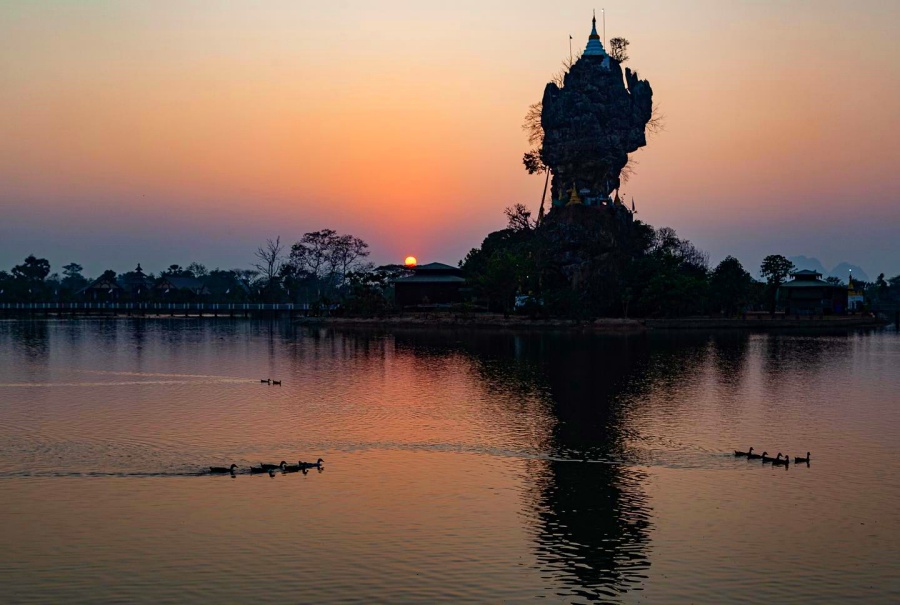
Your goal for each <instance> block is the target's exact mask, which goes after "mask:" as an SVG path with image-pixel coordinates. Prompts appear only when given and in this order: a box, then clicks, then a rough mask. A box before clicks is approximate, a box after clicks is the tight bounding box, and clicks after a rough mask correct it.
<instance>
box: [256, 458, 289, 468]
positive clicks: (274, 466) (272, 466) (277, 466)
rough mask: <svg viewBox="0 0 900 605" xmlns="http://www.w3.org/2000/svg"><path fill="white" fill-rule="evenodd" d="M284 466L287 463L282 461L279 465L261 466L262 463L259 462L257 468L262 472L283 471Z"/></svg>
mask: <svg viewBox="0 0 900 605" xmlns="http://www.w3.org/2000/svg"><path fill="white" fill-rule="evenodd" d="M286 464H287V462H285V461H284V460H282V461H281V464H263V463H262V462H260V463H259V467H260V468H261V469H262V470H264V471H274V470H277V469H284V467H285V465H286Z"/></svg>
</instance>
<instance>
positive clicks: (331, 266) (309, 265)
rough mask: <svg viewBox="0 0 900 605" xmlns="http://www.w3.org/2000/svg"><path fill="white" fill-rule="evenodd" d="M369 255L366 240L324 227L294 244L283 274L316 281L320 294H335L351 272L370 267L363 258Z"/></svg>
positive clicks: (302, 279) (304, 280) (307, 281)
mask: <svg viewBox="0 0 900 605" xmlns="http://www.w3.org/2000/svg"><path fill="white" fill-rule="evenodd" d="M368 256H369V245H368V244H367V243H366V242H365V241H363V240H362V239H360V238H358V237H354V236H352V235H339V234H338V233H337V232H336V231H335V230H334V229H321V230H319V231H311V232H309V233H306V234H304V235H303V237H302V238H300V241H298V242H297V243H295V244H294V245H293V246H291V253H290V256H289V257H288V261H287V265H288V266H287V267H286V269H285V271H283V272H282V273H283V274H284V275H286V276H290V277H291V278H292V279H293V280H301V281H303V282H306V283H309V282H310V281H314V282H316V283H317V288H316V291H317V294H318V296H319V297H322V296H332V295H333V294H334V293H335V292H334V291H335V290H336V289H337V288H340V287H341V286H342V285H343V284H344V282H345V281H346V277H347V274H349V273H351V272H353V271H362V270H366V269H367V266H366V265H365V264H364V263H363V262H362V261H363V259H365V258H366V257H368Z"/></svg>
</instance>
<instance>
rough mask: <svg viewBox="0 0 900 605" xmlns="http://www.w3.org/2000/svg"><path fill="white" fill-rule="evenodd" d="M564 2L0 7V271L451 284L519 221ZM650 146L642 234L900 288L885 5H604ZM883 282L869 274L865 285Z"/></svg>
mask: <svg viewBox="0 0 900 605" xmlns="http://www.w3.org/2000/svg"><path fill="white" fill-rule="evenodd" d="M593 8H594V4H592V3H590V2H587V1H582V0H577V1H573V2H567V3H563V4H559V3H556V4H549V5H548V4H547V3H545V2H538V1H537V0H525V1H513V0H506V1H498V2H491V3H485V2H474V1H469V0H464V1H462V2H454V3H445V4H444V5H437V4H435V3H423V2H412V1H411V0H395V1H392V2H379V3H372V2H363V1H361V0H348V1H347V2H340V3H298V2H292V1H289V0H271V1H269V2H266V3H261V4H260V3H238V4H232V3H222V4H208V3H186V4H182V3H168V2H159V3H157V2H129V3H74V2H49V1H46V2H41V1H35V2H8V3H3V4H2V5H0V40H3V47H4V51H3V52H2V53H0V116H3V119H0V208H2V213H3V220H2V221H0V242H2V243H0V268H4V269H8V267H9V266H11V265H12V264H13V263H14V262H21V259H22V258H24V256H25V255H27V254H29V253H32V252H34V253H36V254H39V255H43V256H47V257H49V258H50V260H51V263H52V264H53V265H54V268H55V269H58V268H59V267H60V266H61V265H62V264H64V263H66V262H72V261H75V262H80V263H82V264H84V265H85V267H86V269H87V270H88V272H89V273H92V274H98V273H99V272H100V271H102V270H103V269H104V268H113V269H116V270H119V271H122V270H129V269H132V268H133V266H134V265H135V264H136V263H137V262H142V263H144V266H145V267H147V268H148V270H156V271H158V270H159V269H161V268H163V267H165V266H168V265H169V264H171V263H179V264H182V265H185V264H187V263H189V262H191V261H199V262H203V263H206V264H208V265H210V266H211V267H214V266H221V267H223V268H231V267H246V266H248V265H249V264H250V263H251V262H252V254H253V250H255V248H256V247H257V246H258V245H259V244H260V243H262V242H264V241H265V239H266V238H269V237H273V238H274V237H275V236H276V235H280V236H281V238H282V240H283V241H287V242H291V243H292V242H294V241H296V240H297V239H299V237H300V236H301V235H302V234H303V233H305V232H308V231H314V230H318V229H322V228H332V229H336V230H337V231H339V232H342V233H352V234H353V235H356V236H358V237H361V238H363V239H364V240H366V241H367V242H368V243H369V244H370V246H371V249H372V257H371V260H372V261H373V262H375V263H382V262H389V261H390V259H391V258H402V255H403V254H404V251H403V249H402V248H407V249H409V248H413V249H416V250H417V251H419V253H420V254H421V255H424V256H427V258H429V259H434V260H436V261H441V262H446V263H448V264H450V265H456V264H457V261H458V260H459V259H460V258H462V257H463V256H465V254H466V253H467V252H468V251H469V249H471V248H472V247H473V246H477V245H479V244H480V243H481V240H482V239H483V238H484V236H485V235H486V234H487V233H488V232H489V231H492V230H496V229H499V228H501V227H503V226H504V224H505V217H504V215H503V209H504V208H505V207H506V206H510V205H512V204H515V203H524V204H526V205H527V206H528V207H529V208H531V209H532V211H533V212H534V213H535V214H536V213H537V209H538V206H539V204H540V196H541V192H542V187H543V179H542V178H541V177H540V176H529V175H528V174H526V172H525V171H524V169H523V167H522V162H521V158H522V154H523V153H524V152H525V151H527V149H528V144H527V141H526V138H525V134H524V132H523V131H522V129H521V124H522V119H523V116H524V114H525V112H526V110H527V108H528V105H529V104H531V103H534V102H536V101H539V100H540V99H541V95H542V93H543V89H544V85H545V84H546V82H547V81H548V79H549V78H550V77H551V76H552V75H553V74H554V73H555V72H557V71H558V70H559V68H560V63H561V61H562V60H563V59H564V58H565V57H567V56H568V54H569V39H568V36H569V34H572V36H573V37H574V40H573V45H574V47H575V48H576V49H581V48H583V46H584V44H585V43H586V41H587V36H588V34H589V32H590V19H591V14H592V9H593ZM606 16H607V37H608V38H611V37H614V36H625V37H627V38H628V39H629V40H630V41H631V46H630V47H629V49H628V51H629V55H630V57H631V58H630V61H629V62H628V63H627V65H628V66H631V67H632V68H634V69H637V70H638V71H639V72H640V75H641V77H643V78H647V79H648V80H649V81H650V83H651V85H652V86H653V90H654V98H655V100H656V101H657V102H658V104H659V107H660V110H661V113H662V114H663V116H664V124H665V127H664V130H663V132H662V133H660V134H659V135H656V136H653V137H651V138H650V141H649V144H648V146H647V147H645V148H644V149H643V150H641V151H639V152H638V153H637V154H636V156H635V160H636V161H637V165H636V174H635V175H634V176H633V177H632V179H631V181H630V182H628V183H627V184H626V185H625V186H624V187H623V190H622V193H623V194H624V196H625V198H626V200H627V201H628V202H630V198H631V197H632V196H633V197H634V199H635V203H636V206H637V209H638V213H639V214H638V218H640V219H642V220H645V221H647V222H650V223H651V224H654V225H657V226H664V225H669V226H672V227H674V228H676V229H677V230H678V232H679V234H680V235H682V236H685V237H688V238H690V239H691V240H693V241H694V242H695V243H696V244H697V245H698V246H700V247H701V248H704V249H707V250H709V251H710V253H711V257H712V260H713V261H714V262H715V261H717V260H720V259H721V258H722V257H724V256H725V255H726V254H734V255H736V256H738V257H739V258H740V259H741V260H742V261H743V262H744V263H745V265H747V266H748V267H754V266H758V263H759V260H760V259H761V258H762V256H763V255H765V254H769V253H783V254H786V255H792V254H806V255H809V256H818V257H820V258H821V260H822V261H823V262H824V263H826V264H833V263H837V262H839V261H843V260H846V261H850V262H854V263H858V264H861V265H863V267H865V268H866V270H867V271H868V273H870V274H877V273H878V272H879V271H886V272H890V271H891V270H894V273H896V272H900V238H896V237H895V233H894V228H893V227H894V226H895V225H897V224H898V221H900V205H898V204H897V203H896V202H897V200H898V197H900V171H898V170H897V169H896V166H897V163H898V161H900V122H897V120H895V119H892V117H891V116H893V109H894V108H896V107H900V37H898V36H896V35H895V32H894V29H895V24H896V23H898V22H900V3H897V2H885V1H879V0H860V1H859V2H855V3H846V2H836V1H833V0H822V1H821V2H816V3H805V2H790V3H787V2H777V1H775V0H762V1H759V2H745V3H739V2H732V3H722V2H719V1H718V0H685V1H684V2H678V3H659V2H655V1H654V2H651V1H650V0H629V1H628V2H625V1H624V0H618V1H615V2H611V3H608V4H607V5H606ZM879 265H881V266H879Z"/></svg>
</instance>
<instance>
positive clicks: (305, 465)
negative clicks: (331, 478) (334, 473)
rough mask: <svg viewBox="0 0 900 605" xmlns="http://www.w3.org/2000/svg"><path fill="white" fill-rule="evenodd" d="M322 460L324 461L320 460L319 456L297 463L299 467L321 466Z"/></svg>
mask: <svg viewBox="0 0 900 605" xmlns="http://www.w3.org/2000/svg"><path fill="white" fill-rule="evenodd" d="M323 462H325V461H324V460H322V459H321V458H319V459H318V460H316V461H315V462H300V463H299V465H300V468H301V469H304V468H322V463H323Z"/></svg>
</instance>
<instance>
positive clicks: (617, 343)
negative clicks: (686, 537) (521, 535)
mask: <svg viewBox="0 0 900 605" xmlns="http://www.w3.org/2000/svg"><path fill="white" fill-rule="evenodd" d="M394 342H395V345H396V349H397V350H407V351H411V352H413V353H414V354H415V355H416V357H417V358H421V359H422V360H423V361H424V363H425V364H427V365H428V366H429V367H431V368H439V367H440V366H441V364H443V363H446V362H447V360H448V357H452V356H456V355H461V356H465V357H466V358H468V360H469V362H470V363H471V366H472V368H473V370H474V371H475V372H477V373H478V375H479V376H480V378H481V380H482V383H483V385H484V387H485V389H486V390H489V391H494V390H495V391H496V392H497V393H498V394H499V395H501V396H499V397H496V398H495V397H491V398H489V399H490V400H491V402H492V403H491V404H485V405H492V404H493V403H495V402H497V401H505V402H507V403H506V405H507V406H508V407H509V409H503V410H501V409H489V410H488V411H487V412H486V413H485V415H486V416H490V418H491V422H493V423H494V424H496V425H502V426H503V427H504V430H506V431H509V432H512V431H515V430H516V422H517V420H516V419H517V418H518V419H519V422H520V423H521V424H524V425H528V426H530V427H534V428H535V430H534V432H532V433H529V434H528V435H529V436H528V439H529V440H530V441H529V442H528V443H526V444H523V445H522V446H521V448H519V446H518V445H517V446H516V448H517V449H520V451H522V452H523V453H530V452H536V453H541V454H544V455H545V456H546V455H549V456H550V457H552V458H554V459H551V460H548V459H546V458H542V459H541V458H539V459H534V460H526V461H525V462H524V464H525V466H526V472H527V480H526V481H525V483H524V491H523V495H522V497H523V507H522V508H523V511H522V514H523V517H524V518H525V519H527V520H528V525H527V529H528V531H529V532H530V533H531V535H532V536H533V540H534V553H535V561H536V566H537V569H538V570H539V572H540V573H541V575H542V576H543V577H546V578H548V580H549V583H548V590H552V591H553V592H554V593H555V594H557V595H563V596H564V597H568V598H569V599H570V600H581V601H594V600H595V601H604V600H610V599H615V598H616V597H617V596H619V595H622V594H623V593H626V592H628V591H631V590H634V589H636V588H639V587H640V585H641V584H642V582H643V580H644V579H645V578H646V573H647V569H648V568H649V566H650V558H649V552H648V551H649V545H650V530H651V528H652V523H651V521H652V519H651V509H650V506H649V500H648V497H647V495H646V493H645V492H644V489H643V483H644V481H645V477H646V475H645V473H644V472H643V471H641V470H640V469H637V468H635V467H633V466H629V465H627V464H619V462H622V461H625V462H635V461H638V462H640V461H642V460H643V456H644V455H645V454H644V452H643V450H636V449H634V448H633V444H634V443H635V442H640V440H641V437H642V436H641V435H640V434H638V431H637V430H636V429H635V428H634V422H635V416H640V415H641V414H642V413H643V412H642V409H643V408H642V406H644V405H646V402H647V401H649V400H650V393H649V391H650V390H651V389H653V390H654V391H656V390H662V391H664V392H668V391H672V392H674V391H676V390H677V389H678V388H679V386H680V385H681V383H682V381H684V380H686V379H689V378H690V376H691V375H692V374H695V373H696V370H697V368H698V367H702V366H703V363H704V361H705V360H706V359H707V357H706V355H707V350H708V345H709V340H708V337H706V336H703V335H700V336H697V335H682V334H679V335H674V336H668V337H665V338H662V339H659V340H657V339H655V338H653V337H652V336H649V335H644V334H639V335H616V336H605V337H583V336H580V335H571V334H552V333H540V334H509V333H503V332H487V331H480V330H479V331H471V332H456V331H450V330H447V331H435V332H431V331H428V332H426V331H421V330H409V331H395V332H394ZM510 395H512V396H510ZM535 398H538V399H539V400H540V402H541V405H538V406H534V405H532V406H524V405H523V402H526V401H531V400H534V399H535ZM654 398H656V395H655V394H654ZM528 415H532V416H536V417H537V416H540V418H535V419H532V420H531V421H530V422H526V421H523V420H522V419H521V417H522V416H528ZM518 438H519V435H518V434H517V435H515V436H510V435H508V436H506V437H505V439H506V442H507V443H510V444H512V443H514V442H516V443H518V442H517V439H518ZM643 449H646V448H643ZM584 457H587V458H589V459H590V460H592V461H591V462H582V461H581V460H582V459H583V458H584ZM610 462H615V463H613V464H610Z"/></svg>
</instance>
